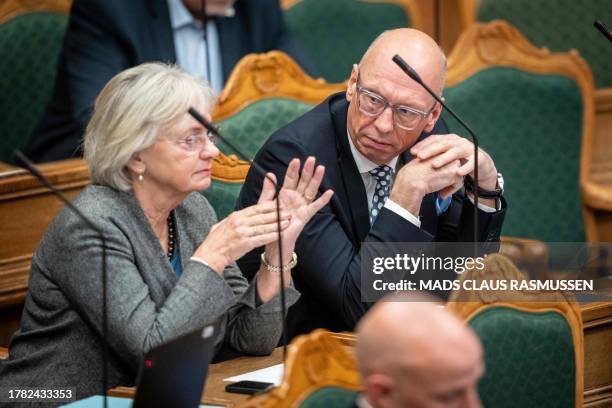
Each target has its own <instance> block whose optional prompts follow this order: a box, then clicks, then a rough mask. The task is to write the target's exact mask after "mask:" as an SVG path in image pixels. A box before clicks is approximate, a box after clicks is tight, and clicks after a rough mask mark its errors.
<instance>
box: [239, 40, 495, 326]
mask: <svg viewBox="0 0 612 408" xmlns="http://www.w3.org/2000/svg"><path fill="white" fill-rule="evenodd" d="M395 54H399V55H400V56H401V57H402V58H403V59H404V60H406V61H407V62H408V63H409V64H410V65H411V66H412V67H413V68H414V69H415V70H416V71H417V73H418V74H419V75H420V76H421V78H422V79H423V80H424V81H425V83H427V84H428V85H429V86H430V87H431V88H432V89H433V90H434V91H437V92H439V93H440V94H441V93H442V87H443V84H444V76H445V71H446V58H445V56H444V54H443V53H442V51H441V50H440V48H439V47H438V45H437V44H436V43H435V42H434V41H433V40H432V39H431V38H430V37H428V36H427V35H426V34H424V33H422V32H420V31H417V30H413V29H398V30H393V31H387V32H385V33H383V34H381V35H380V36H379V37H378V38H377V39H376V40H375V41H374V42H373V43H372V45H371V46H370V48H369V49H368V50H367V51H366V53H365V55H364V56H363V58H362V60H361V61H360V63H359V64H358V65H354V66H353V69H352V71H351V74H350V78H349V80H348V87H347V91H346V93H341V94H336V95H332V96H330V97H329V98H328V99H327V100H326V101H324V102H323V103H322V104H320V105H319V106H317V107H315V108H314V109H313V110H311V111H310V112H308V113H306V114H305V115H303V116H302V117H301V118H298V119H297V120H296V121H294V122H293V123H291V124H289V125H288V126H286V127H284V128H282V129H280V130H279V131H277V132H276V133H274V134H273V135H272V136H271V137H270V139H269V140H268V141H267V142H266V144H265V145H264V146H263V147H262V148H261V150H260V151H259V152H258V154H257V156H256V157H255V161H257V162H258V163H259V164H260V165H262V166H263V167H264V168H265V169H266V170H268V171H273V172H274V173H275V174H276V176H277V178H278V179H279V180H280V178H281V177H282V175H283V174H284V172H285V169H286V167H287V165H288V163H289V161H290V160H291V159H292V158H293V157H299V158H301V159H305V158H307V157H309V156H315V157H316V159H317V163H318V164H323V165H324V166H325V178H324V179H323V182H322V183H321V189H322V190H321V191H325V189H329V188H331V189H333V190H334V192H335V194H334V196H333V197H332V199H331V201H330V203H329V205H327V206H326V207H325V208H323V209H322V210H321V211H319V213H318V214H317V215H315V216H314V217H313V218H312V219H311V221H310V222H309V224H308V225H307V226H306V227H305V228H304V231H303V233H302V235H301V236H300V239H299V240H298V242H297V244H296V252H297V254H298V258H299V259H300V261H299V263H298V265H297V267H296V268H295V269H294V270H293V279H294V282H295V285H296V287H297V289H298V290H299V291H300V292H301V293H302V296H301V298H300V300H299V301H298V303H296V304H295V305H294V306H293V307H292V308H291V309H290V311H289V333H288V334H289V337H290V338H291V337H293V336H295V335H297V334H300V333H306V332H309V331H311V330H313V329H315V328H318V327H324V328H327V329H330V330H333V331H343V330H352V329H353V328H354V326H355V324H356V323H357V321H358V320H359V318H360V317H361V316H363V314H364V313H365V312H366V311H367V309H368V307H369V306H370V304H368V303H364V302H362V299H361V287H360V286H361V256H362V253H361V251H362V243H363V242H366V241H367V242H432V241H442V242H462V241H465V242H469V241H471V240H472V239H473V237H474V231H473V227H472V225H473V213H474V204H473V201H472V199H471V197H470V196H471V194H468V197H466V195H465V194H464V191H463V189H461V187H462V186H463V185H464V177H470V176H471V175H473V170H474V157H473V151H474V150H473V149H474V148H473V145H472V143H471V142H469V141H468V140H467V139H464V138H462V137H459V136H457V135H453V134H448V133H449V132H448V129H447V127H446V125H445V124H444V122H443V121H438V119H439V118H440V113H441V111H442V107H441V106H440V104H438V103H436V102H435V100H434V99H433V98H432V97H431V95H429V94H428V93H427V92H426V91H425V90H424V89H423V88H422V87H421V86H420V85H419V84H418V83H416V82H414V81H413V80H412V79H410V78H409V77H408V76H406V75H405V74H404V73H403V72H402V71H401V70H400V68H399V67H397V65H395V63H393V61H392V57H393V55H395ZM478 160H479V166H478V167H479V168H478V174H479V183H480V188H481V189H483V190H489V192H491V194H489V196H494V195H495V194H493V193H494V192H498V193H499V194H497V195H498V197H493V198H490V199H481V200H480V202H479V211H478V213H479V216H478V217H479V222H478V225H479V230H480V231H479V232H478V236H479V241H481V242H498V241H499V236H500V231H501V227H502V223H503V218H504V212H505V202H504V200H503V198H502V197H501V188H500V186H499V185H498V173H497V169H496V168H495V164H494V162H493V160H492V159H491V157H490V156H489V155H488V154H487V153H485V152H484V151H482V150H481V151H480V153H479V157H478ZM261 185H262V180H261V178H260V177H259V176H258V175H257V174H256V173H255V172H253V171H251V172H250V173H249V175H248V176H247V180H246V182H245V184H244V186H243V189H242V191H241V194H240V197H239V200H238V204H237V207H238V208H244V207H246V206H248V205H251V204H254V203H255V202H256V201H257V197H258V194H259V191H260V189H261ZM260 252H261V251H257V250H256V251H253V252H252V253H250V254H248V255H246V256H245V257H244V258H242V259H241V260H240V261H239V262H238V263H239V265H240V268H241V270H242V271H243V273H244V274H245V276H246V277H247V278H248V279H251V278H252V277H253V274H254V273H255V271H257V269H258V267H259V254H260Z"/></svg>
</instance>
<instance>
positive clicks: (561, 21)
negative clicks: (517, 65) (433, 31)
mask: <svg viewBox="0 0 612 408" xmlns="http://www.w3.org/2000/svg"><path fill="white" fill-rule="evenodd" d="M464 3H465V5H466V7H467V9H466V11H465V13H466V14H467V15H466V18H467V19H471V20H472V21H473V20H474V19H475V20H476V21H479V22H488V21H491V20H495V19H499V20H506V21H508V22H509V23H511V24H512V25H514V26H515V27H516V28H518V30H519V31H520V32H521V33H523V34H524V35H525V36H526V37H527V39H529V41H530V42H531V43H533V44H534V45H536V46H538V47H547V48H549V49H550V50H551V51H568V50H570V49H572V48H575V49H577V50H578V51H579V52H580V54H581V55H582V56H583V57H584V59H586V60H587V62H588V63H589V65H590V66H591V69H592V71H593V76H594V77H595V85H596V86H595V87H596V88H604V87H612V58H611V57H610V42H609V41H608V40H606V38H605V37H604V36H602V35H601V33H599V32H598V31H597V30H596V29H595V28H594V27H593V21H594V20H596V19H601V20H602V21H604V22H607V24H611V22H612V7H611V5H610V1H609V0H582V1H575V0H537V1H533V0H469V1H466V2H464ZM468 24H469V21H468Z"/></svg>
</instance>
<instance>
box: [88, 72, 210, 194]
mask: <svg viewBox="0 0 612 408" xmlns="http://www.w3.org/2000/svg"><path fill="white" fill-rule="evenodd" d="M214 102H215V94H214V92H213V90H212V89H211V87H210V86H209V85H208V84H207V83H206V82H205V81H203V80H201V79H198V78H195V77H193V76H191V75H189V74H188V73H186V72H185V71H183V70H181V69H180V68H179V67H177V66H175V65H167V64H162V63H147V64H142V65H138V66H136V67H133V68H130V69H127V70H125V71H122V72H120V73H119V74H117V75H116V76H115V77H113V78H112V79H111V80H110V81H109V82H108V84H106V86H105V87H104V89H102V92H100V95H98V97H97V98H96V103H95V107H94V112H93V116H92V118H91V120H90V121H89V124H88V125H87V130H86V131H85V137H84V141H83V154H84V158H85V161H86V162H87V165H88V166H89V171H90V173H91V180H92V182H93V183H95V184H102V185H107V186H110V187H113V188H115V189H117V190H122V191H127V190H130V189H131V185H132V180H131V177H130V175H129V174H128V171H127V164H128V162H129V160H130V158H131V157H132V156H133V155H134V154H135V153H138V152H140V151H142V150H144V149H146V148H147V147H149V146H151V145H152V144H153V143H154V142H155V139H156V138H157V137H158V136H159V134H160V131H161V130H163V129H164V128H166V127H167V126H169V125H171V124H172V123H174V122H175V121H176V120H177V119H179V118H181V117H182V115H184V114H185V113H187V110H188V109H189V107H191V106H193V107H203V108H204V109H206V111H209V110H210V108H211V107H212V106H213V104H214ZM203 113H204V112H203Z"/></svg>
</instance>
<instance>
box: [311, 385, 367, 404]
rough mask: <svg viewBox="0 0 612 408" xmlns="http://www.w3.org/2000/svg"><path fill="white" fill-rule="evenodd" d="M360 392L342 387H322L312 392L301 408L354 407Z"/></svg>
mask: <svg viewBox="0 0 612 408" xmlns="http://www.w3.org/2000/svg"><path fill="white" fill-rule="evenodd" d="M357 395H359V394H358V392H357V391H352V390H347V389H345V388H340V387H322V388H319V389H318V390H316V391H314V392H313V393H312V394H310V395H309V396H308V397H307V398H306V399H305V400H304V402H302V403H301V404H300V405H299V407H300V408H319V407H329V408H352V407H354V406H355V400H356V399H357Z"/></svg>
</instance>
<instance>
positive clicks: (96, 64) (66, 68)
mask: <svg viewBox="0 0 612 408" xmlns="http://www.w3.org/2000/svg"><path fill="white" fill-rule="evenodd" d="M204 4H206V11H207V13H206V14H207V16H206V20H207V23H206V35H205V34H204V29H203V24H202V20H203V18H202V5H204ZM205 37H206V38H205ZM271 50H281V51H284V52H285V53H287V54H289V55H290V56H291V57H292V58H293V59H295V60H296V61H297V62H298V63H299V64H300V65H302V67H304V68H305V69H306V70H307V71H308V72H309V73H310V74H311V75H316V70H315V69H314V68H313V67H312V65H311V63H310V62H308V61H307V60H306V58H304V57H303V56H302V54H301V53H300V51H299V50H298V48H297V46H296V45H295V43H294V42H293V40H292V38H291V36H290V34H289V32H288V31H287V28H286V26H285V22H284V20H283V13H282V10H281V9H280V6H279V2H278V0H236V1H234V0H206V1H203V0H129V1H124V0H75V1H74V3H73V5H72V9H71V13H70V22H69V24H68V28H67V31H66V34H65V37H64V44H63V48H62V51H61V53H60V56H59V61H58V68H57V75H56V79H55V88H54V93H53V96H52V98H51V100H50V101H49V103H48V105H47V107H46V110H45V112H44V114H43V116H42V118H41V120H40V121H39V123H38V124H37V126H36V128H35V129H34V131H33V133H32V134H31V135H30V139H29V142H28V144H27V145H26V148H25V149H24V152H25V154H26V155H27V156H29V157H30V158H31V159H32V160H33V161H34V162H48V161H53V160H61V159H67V158H71V157H77V156H80V155H81V151H80V145H81V141H82V137H83V133H84V130H85V126H86V124H87V122H88V121H89V118H90V116H91V112H92V108H93V104H94V99H95V97H96V96H97V95H98V93H100V90H101V89H102V87H104V85H105V84H106V83H107V82H108V81H109V80H110V79H111V78H112V77H113V76H114V75H116V74H117V73H119V72H120V71H122V70H124V69H127V68H130V67H133V66H136V65H139V64H142V63H145V62H153V61H161V62H166V63H176V64H178V65H179V66H180V67H181V68H183V69H184V70H185V71H187V72H188V73H190V74H192V75H194V76H196V77H200V78H203V79H205V80H207V81H208V82H209V83H210V84H212V86H213V88H214V89H215V90H216V91H217V92H219V91H220V90H221V89H222V88H223V85H224V83H225V81H226V79H227V78H228V76H229V74H230V73H231V71H232V69H233V68H234V66H235V65H236V63H237V62H238V61H239V60H240V58H242V57H243V56H245V55H247V54H249V53H261V52H267V51H271ZM24 136H25V135H24Z"/></svg>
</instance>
